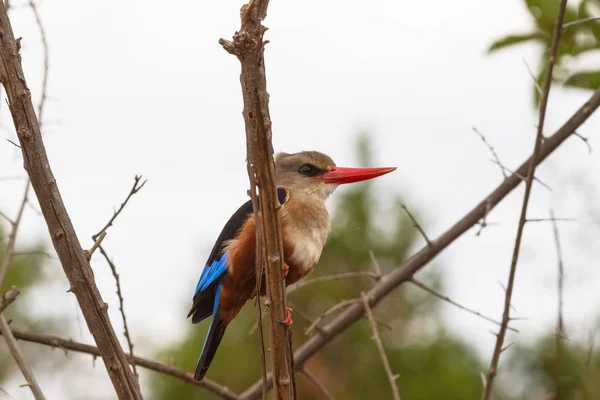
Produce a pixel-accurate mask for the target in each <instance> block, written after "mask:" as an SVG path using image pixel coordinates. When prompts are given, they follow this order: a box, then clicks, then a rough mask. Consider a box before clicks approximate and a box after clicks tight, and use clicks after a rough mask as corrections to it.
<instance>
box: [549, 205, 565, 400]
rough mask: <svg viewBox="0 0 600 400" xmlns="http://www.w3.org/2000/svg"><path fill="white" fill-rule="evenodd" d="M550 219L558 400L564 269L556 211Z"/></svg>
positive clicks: (562, 325)
mask: <svg viewBox="0 0 600 400" xmlns="http://www.w3.org/2000/svg"><path fill="white" fill-rule="evenodd" d="M550 218H551V219H552V233H553V235H554V243H555V245H556V257H557V259H558V279H557V281H558V282H557V283H558V285H557V287H558V310H557V314H558V317H557V319H556V334H555V344H556V355H555V363H554V398H556V399H558V393H559V391H558V389H559V388H560V366H561V362H562V351H563V349H562V347H563V346H562V340H563V338H564V335H565V332H564V323H563V286H564V268H563V257H562V249H561V247H560V237H559V235H558V225H557V224H556V218H554V211H553V210H550Z"/></svg>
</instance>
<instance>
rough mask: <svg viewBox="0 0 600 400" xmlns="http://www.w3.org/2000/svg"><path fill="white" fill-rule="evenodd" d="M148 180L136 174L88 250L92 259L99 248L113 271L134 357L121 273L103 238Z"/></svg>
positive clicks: (124, 327)
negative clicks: (123, 198) (106, 248)
mask: <svg viewBox="0 0 600 400" xmlns="http://www.w3.org/2000/svg"><path fill="white" fill-rule="evenodd" d="M140 182H141V183H140ZM146 182H148V180H147V179H146V180H144V181H142V176H141V175H136V176H135V177H134V178H133V186H132V187H131V189H130V190H129V193H128V194H127V197H126V198H125V200H124V201H123V203H121V206H120V207H119V208H118V209H117V210H116V211H115V212H114V213H113V216H112V217H111V218H110V219H109V220H108V222H107V223H106V225H104V227H103V228H102V229H100V231H99V232H98V233H96V234H95V235H93V236H92V240H94V241H95V243H94V246H92V248H91V249H90V250H89V251H88V252H86V257H88V260H89V259H91V257H92V254H93V253H94V250H95V249H96V248H99V249H100V254H102V256H103V257H104V259H105V260H106V262H107V264H108V266H109V267H110V271H111V272H112V274H113V277H114V278H115V284H116V286H117V297H118V298H119V312H120V313H121V318H122V319H123V330H124V332H123V333H124V335H125V339H126V340H127V346H128V347H129V355H131V357H134V354H133V347H134V346H133V341H132V340H131V335H130V334H129V325H128V324H127V317H126V316H125V307H124V306H123V302H124V300H123V292H122V290H121V279H120V278H119V273H118V272H117V267H116V265H115V263H114V262H113V260H112V259H111V258H110V257H109V256H108V253H107V252H106V250H104V248H103V247H102V245H101V242H102V239H103V238H104V237H105V236H106V230H107V229H108V228H110V227H111V226H112V225H113V223H114V222H115V220H116V219H117V217H118V216H119V214H121V211H123V209H124V208H125V206H126V205H127V203H128V202H129V199H131V197H132V196H133V195H134V194H136V193H137V192H139V191H140V189H142V188H143V187H144V185H145V184H146ZM88 253H89V255H88ZM131 360H133V362H132V363H131V367H132V368H133V373H134V374H135V376H136V377H138V378H139V376H138V372H137V368H136V367H135V358H131Z"/></svg>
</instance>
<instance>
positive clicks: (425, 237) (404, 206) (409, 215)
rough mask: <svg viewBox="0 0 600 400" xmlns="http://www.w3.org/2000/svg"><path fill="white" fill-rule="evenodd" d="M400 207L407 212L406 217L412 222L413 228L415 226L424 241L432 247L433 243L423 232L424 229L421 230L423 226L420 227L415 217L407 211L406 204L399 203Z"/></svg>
mask: <svg viewBox="0 0 600 400" xmlns="http://www.w3.org/2000/svg"><path fill="white" fill-rule="evenodd" d="M400 207H402V209H403V210H404V211H405V212H406V214H408V217H409V218H410V219H411V221H412V222H413V226H414V227H415V228H417V229H418V230H419V232H421V235H422V236H423V239H425V242H427V245H428V246H429V247H433V243H431V240H429V238H428V237H427V234H426V233H425V231H424V230H423V228H422V227H421V225H419V223H418V222H417V220H416V219H415V217H413V215H412V214H411V213H410V211H408V208H407V207H406V205H404V204H400Z"/></svg>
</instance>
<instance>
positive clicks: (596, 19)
mask: <svg viewBox="0 0 600 400" xmlns="http://www.w3.org/2000/svg"><path fill="white" fill-rule="evenodd" d="M598 20H600V17H588V18H582V19H578V20H576V21H571V22H567V23H566V24H564V25H563V26H562V27H563V29H567V28H570V27H572V26H575V25H579V24H583V23H585V22H590V21H598Z"/></svg>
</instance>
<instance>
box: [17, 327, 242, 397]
mask: <svg viewBox="0 0 600 400" xmlns="http://www.w3.org/2000/svg"><path fill="white" fill-rule="evenodd" d="M12 334H13V335H14V337H15V338H16V339H18V340H24V341H26V342H32V343H38V344H42V345H46V346H50V347H55V348H58V349H61V350H65V351H67V350H69V351H76V352H79V353H86V354H91V355H92V356H94V357H102V355H101V354H100V351H99V350H98V348H97V347H95V346H90V345H87V344H83V343H79V342H74V341H72V340H69V339H63V338H60V337H58V336H52V335H42V334H37V333H30V332H24V331H20V330H18V329H12ZM126 357H127V360H128V361H129V362H135V364H136V365H138V366H140V367H142V368H146V369H150V370H152V371H156V372H159V373H161V374H166V375H170V376H172V377H174V378H177V379H180V380H182V381H184V382H185V383H188V384H190V385H193V386H197V387H201V388H204V389H207V390H209V391H211V392H213V393H214V394H216V395H218V396H220V397H222V398H223V399H226V400H237V399H238V396H237V395H236V394H235V393H233V392H232V391H231V390H229V389H228V388H226V387H224V386H221V385H219V384H217V383H215V382H213V381H211V380H210V379H204V380H203V381H201V382H199V381H197V380H195V379H194V374H192V373H190V372H187V371H183V370H181V369H179V368H177V367H175V366H174V365H167V364H162V363H159V362H156V361H153V360H149V359H147V358H142V357H138V356H135V357H131V356H130V355H126Z"/></svg>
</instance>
